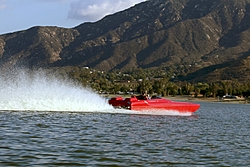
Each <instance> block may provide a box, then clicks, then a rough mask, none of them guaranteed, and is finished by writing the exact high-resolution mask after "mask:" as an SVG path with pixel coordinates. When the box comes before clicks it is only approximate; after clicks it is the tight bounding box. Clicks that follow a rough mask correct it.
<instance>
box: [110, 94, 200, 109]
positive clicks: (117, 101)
mask: <svg viewBox="0 0 250 167" xmlns="http://www.w3.org/2000/svg"><path fill="white" fill-rule="evenodd" d="M109 104H111V105H112V106H113V107H114V108H125V109H129V110H137V111H142V110H171V111H178V112H181V113H183V112H195V111H196V110H198V109H199V108H200V105H199V104H195V103H189V102H177V101H171V100H168V99H165V98H160V97H152V98H150V99H148V98H145V97H142V96H132V97H131V98H122V97H114V98H111V99H110V100H109Z"/></svg>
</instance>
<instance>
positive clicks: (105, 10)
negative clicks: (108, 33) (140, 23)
mask: <svg viewBox="0 0 250 167" xmlns="http://www.w3.org/2000/svg"><path fill="white" fill-rule="evenodd" d="M143 1H145V0H91V1H83V0H78V1H75V2H72V3H71V5H70V11H69V12H68V18H69V19H75V20H81V21H96V20H99V19H101V18H103V17H104V16H106V15H108V14H113V13H115V12H118V11H121V10H124V9H126V8H129V7H131V6H133V5H135V4H137V3H139V2H143Z"/></svg>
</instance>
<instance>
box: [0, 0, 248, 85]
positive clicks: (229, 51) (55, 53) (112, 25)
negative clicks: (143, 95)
mask: <svg viewBox="0 0 250 167" xmlns="http://www.w3.org/2000/svg"><path fill="white" fill-rule="evenodd" d="M249 20H250V0H240V1H239V0H237V1H236V0H149V1H145V2H142V3H140V4H137V5H135V6H133V7H131V8H129V9H127V10H124V11H121V12H118V13H115V14H112V15H108V16H106V17H104V18H103V19H101V20H99V21H97V22H94V23H90V22H86V23H83V24H81V25H79V26H77V27H74V28H72V29H66V28H59V27H32V28H31V29H28V30H24V31H19V32H14V33H10V34H4V35H1V36H0V67H2V68H7V67H12V66H24V67H29V68H33V67H43V68H49V67H64V66H79V67H81V66H88V67H91V68H95V69H98V70H105V71H110V70H114V69H120V70H128V69H132V68H155V67H171V68H173V69H175V70H176V72H177V73H178V75H179V77H178V79H179V80H189V81H216V80H221V79H232V78H235V79H239V80H240V81H249V79H250V22H249Z"/></svg>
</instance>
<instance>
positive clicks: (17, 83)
mask: <svg viewBox="0 0 250 167" xmlns="http://www.w3.org/2000/svg"><path fill="white" fill-rule="evenodd" d="M21 76H22V77H20V78H18V79H14V80H3V79H2V81H1V78H0V83H1V84H2V85H5V87H4V88H0V89H1V94H0V110H1V111H0V127H1V131H0V143H1V144H0V166H213V167H214V166H250V138H249V136H250V121H249V118H250V105H246V104H241V105H240V104H225V103H205V102H204V103H200V104H201V108H200V109H199V110H198V111H197V112H196V113H195V114H193V115H185V114H184V115H183V114H182V115H181V114H178V113H176V112H168V113H167V114H165V115H139V114H136V113H135V112H133V111H126V110H115V109H112V107H110V106H109V105H107V101H106V99H103V98H101V97H100V96H99V95H97V94H95V93H93V92H91V91H89V90H86V89H85V88H80V87H79V86H75V85H72V84H70V83H65V82H61V81H60V82H59V81H58V80H53V79H49V80H48V79H46V78H45V79H44V80H40V79H41V78H43V77H41V76H40V75H39V77H38V78H40V79H39V80H37V77H36V76H33V79H32V80H30V78H27V75H26V74H25V75H24V76H23V75H21ZM42 76H43V75H42ZM23 78H25V79H23ZM151 114H154V112H151Z"/></svg>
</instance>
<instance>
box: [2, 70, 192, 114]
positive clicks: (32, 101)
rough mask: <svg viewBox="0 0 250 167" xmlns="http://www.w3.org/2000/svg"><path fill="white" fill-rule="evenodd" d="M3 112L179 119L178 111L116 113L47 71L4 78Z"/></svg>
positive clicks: (88, 91)
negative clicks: (176, 116)
mask: <svg viewBox="0 0 250 167" xmlns="http://www.w3.org/2000/svg"><path fill="white" fill-rule="evenodd" d="M0 83H1V85H2V86H1V88H0V89H1V94H0V110H1V111H59V112H65V111H66V112H88V113H117V114H134V115H136V114H139V115H178V116H190V113H179V112H178V111H139V112H138V111H131V110H125V109H114V108H113V107H112V106H111V105H109V104H108V99H106V98H104V97H101V96H100V95H98V94H97V93H95V92H94V91H93V90H91V89H89V88H84V87H82V86H81V85H78V84H76V83H75V82H73V81H70V80H68V79H59V78H58V77H56V76H54V75H48V73H45V72H44V71H32V72H31V71H26V70H16V71H14V72H13V71H12V72H11V73H8V74H3V73H2V74H0Z"/></svg>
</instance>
